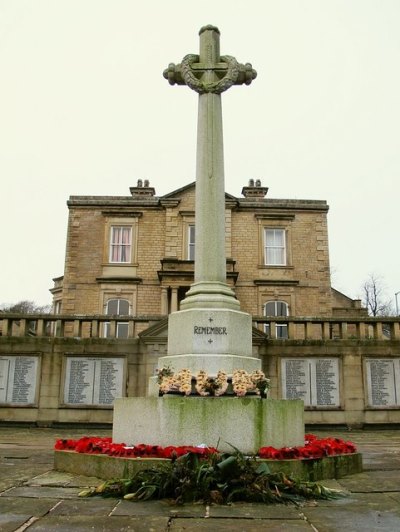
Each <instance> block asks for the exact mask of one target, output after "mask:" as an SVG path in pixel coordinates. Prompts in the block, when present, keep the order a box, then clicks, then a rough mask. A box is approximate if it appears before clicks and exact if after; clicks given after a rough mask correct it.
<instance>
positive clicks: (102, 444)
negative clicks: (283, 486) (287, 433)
mask: <svg viewBox="0 0 400 532" xmlns="http://www.w3.org/2000/svg"><path fill="white" fill-rule="evenodd" d="M55 449H56V450H58V451H75V452H77V453H89V454H106V455H109V456H119V457H123V458H177V457H179V456H183V455H184V454H187V453H189V452H191V453H195V454H198V455H200V456H209V455H210V454H213V453H218V450H217V449H215V448H214V447H204V446H200V447H195V446H190V445H182V446H180V447H175V446H172V445H170V446H168V447H160V446H159V445H145V444H144V443H140V444H139V445H131V446H129V445H126V444H125V443H113V442H112V440H111V438H97V437H92V438H89V437H88V436H85V437H83V438H80V439H79V440H67V439H64V440H63V439H61V440H57V441H56V444H55ZM355 452H356V447H355V445H354V444H353V443H352V442H349V441H344V440H341V439H339V438H320V439H319V438H317V437H316V436H314V435H313V434H306V436H305V444H304V446H303V447H283V448H282V449H275V448H274V447H261V449H260V450H259V451H258V453H257V456H258V457H259V458H267V459H272V460H288V459H297V460H301V459H304V458H323V457H324V456H332V455H337V454H349V453H355Z"/></svg>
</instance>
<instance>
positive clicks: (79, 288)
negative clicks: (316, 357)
mask: <svg viewBox="0 0 400 532" xmlns="http://www.w3.org/2000/svg"><path fill="white" fill-rule="evenodd" d="M267 192H268V188H266V187H263V186H262V185H261V183H260V181H259V180H257V181H255V182H254V180H250V181H249V184H248V186H245V187H243V189H242V196H243V197H241V198H237V197H234V196H232V195H230V194H226V195H225V234H226V239H225V251H226V253H225V254H226V257H227V259H226V268H227V279H228V283H229V284H230V285H231V287H232V288H233V289H234V291H235V294H236V296H237V298H238V299H239V301H240V303H241V308H242V310H243V311H246V312H248V313H250V314H251V315H252V316H318V317H321V318H325V317H331V316H334V315H336V316H337V315H340V314H342V313H343V315H345V316H347V317H348V316H352V315H353V316H354V315H360V312H362V309H361V308H360V302H359V301H357V300H351V299H350V298H348V297H346V296H345V295H343V294H341V293H340V292H338V291H336V290H334V289H332V288H331V284H330V268H329V249H328V230H327V213H328V205H327V204H326V202H325V201H317V200H290V199H273V198H269V197H267ZM130 193H131V195H130V196H122V197H121V196H71V197H70V199H69V201H68V208H69V222H68V235H67V245H66V259H65V272H64V276H63V277H59V278H56V279H54V287H53V288H52V290H51V292H52V293H53V298H54V311H55V312H56V313H63V314H68V315H77V314H79V315H81V314H87V315H89V314H93V315H96V314H100V315H101V314H109V315H114V316H115V315H121V316H123V315H130V316H152V317H155V318H161V317H163V316H166V315H167V314H169V313H170V312H172V311H175V310H178V309H179V304H180V301H181V300H182V299H183V298H184V296H185V292H186V291H187V289H188V288H189V286H190V284H191V283H192V282H193V278H194V253H195V212H194V208H195V207H194V206H195V183H191V184H189V185H186V186H184V187H182V188H180V189H178V190H174V191H173V192H170V193H169V194H166V195H164V196H156V195H155V189H154V188H153V187H151V186H150V185H149V182H148V181H147V180H146V181H144V183H143V182H142V181H141V180H139V181H138V183H137V186H136V187H131V188H130ZM107 325H108V324H107V323H105V325H104V327H103V331H102V335H103V336H107V335H108V334H109V331H108V326H107ZM265 332H267V333H268V332H269V331H268V327H267V326H266V331H265ZM116 333H117V336H118V337H120V338H122V337H127V336H128V323H127V322H124V321H123V319H122V318H121V321H120V322H118V323H117V331H116ZM275 334H276V336H277V337H278V338H285V337H286V336H287V328H286V326H285V324H279V325H276V331H275Z"/></svg>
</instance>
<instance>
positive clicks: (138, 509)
mask: <svg viewBox="0 0 400 532" xmlns="http://www.w3.org/2000/svg"><path fill="white" fill-rule="evenodd" d="M113 515H129V516H132V517H139V516H141V515H163V516H165V517H177V516H180V517H183V516H184V517H204V516H205V515H206V507H205V506H204V505H203V504H184V505H179V506H178V505H176V504H173V502H172V501H168V500H162V501H138V502H134V501H124V500H121V501H120V502H119V504H118V505H117V506H116V507H115V509H114V511H113Z"/></svg>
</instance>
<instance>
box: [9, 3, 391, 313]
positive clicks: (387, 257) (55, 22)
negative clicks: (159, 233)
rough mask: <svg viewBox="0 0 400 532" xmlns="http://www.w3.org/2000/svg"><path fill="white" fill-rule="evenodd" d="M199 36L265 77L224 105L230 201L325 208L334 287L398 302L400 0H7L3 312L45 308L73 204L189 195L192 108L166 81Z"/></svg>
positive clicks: (189, 97)
mask: <svg viewBox="0 0 400 532" xmlns="http://www.w3.org/2000/svg"><path fill="white" fill-rule="evenodd" d="M205 24H214V25H216V26H218V27H219V29H220V31H221V53H222V54H226V55H233V56H235V57H236V58H237V59H238V60H239V61H240V62H242V63H246V62H250V63H252V64H253V67H254V68H255V69H256V70H257V72H258V77H257V79H256V80H255V81H254V82H253V84H252V85H250V86H249V87H246V86H240V87H233V88H232V89H230V90H229V91H228V92H226V93H224V94H223V96H222V98H223V117H224V143H225V178H226V190H227V192H229V193H231V194H233V195H235V196H240V193H241V189H242V187H243V185H245V184H247V182H248V180H249V179H250V178H254V179H261V181H262V184H263V185H264V186H268V187H269V193H268V194H269V196H270V197H273V198H293V199H296V198H297V199H326V200H327V202H328V204H329V205H330V211H329V218H328V221H329V241H330V257H331V269H332V284H333V286H334V287H336V288H337V289H338V290H340V291H342V292H345V293H346V294H347V295H349V296H351V297H357V296H360V294H361V290H360V286H361V284H362V283H363V281H364V280H365V279H366V278H367V277H368V275H369V274H370V273H371V272H375V273H377V274H379V275H381V276H382V277H383V279H384V281H385V284H386V286H387V294H388V297H391V298H392V299H394V293H395V292H397V291H400V275H399V270H400V252H399V238H398V233H399V230H398V228H399V224H398V219H399V216H400V215H399V203H400V186H399V176H400V149H399V148H400V30H399V28H400V1H399V0H302V1H301V0H297V1H296V0H247V1H243V0H242V1H237V0H236V1H235V0H229V1H228V0H203V1H202V0H197V1H196V2H190V1H187V0H186V1H184V0H168V1H165V0H153V1H152V0H147V1H146V2H143V1H135V0H0V91H1V92H0V94H1V97H0V176H1V189H0V191H1V192H0V228H1V255H0V272H1V275H0V303H6V302H7V303H14V302H17V301H19V300H22V299H30V300H34V301H36V302H37V303H38V304H46V303H49V302H50V300H51V296H50V293H49V292H48V289H49V288H50V287H51V286H52V278H53V277H58V276H60V275H62V274H63V267H64V254H65V239H66V227H67V218H68V210H67V207H66V201H67V199H68V197H69V196H70V195H129V187H130V186H132V185H135V184H136V182H137V180H138V179H139V178H141V179H149V180H150V183H151V185H152V186H154V187H155V189H156V194H157V195H163V194H166V193H168V192H170V191H172V190H174V189H176V188H179V187H181V186H184V185H186V184H187V183H189V182H191V181H193V180H194V175H195V146H196V120H197V95H196V94H195V93H194V92H193V91H191V90H189V89H188V88H186V87H177V86H174V87H171V86H169V85H168V83H167V81H165V80H164V78H163V77H162V72H163V70H164V68H166V67H167V65H168V63H170V62H174V63H179V62H180V61H181V59H182V58H183V56H184V55H186V54H188V53H197V52H198V42H199V40H198V39H199V38H198V31H199V29H200V27H201V26H204V25H205ZM399 302H400V300H399Z"/></svg>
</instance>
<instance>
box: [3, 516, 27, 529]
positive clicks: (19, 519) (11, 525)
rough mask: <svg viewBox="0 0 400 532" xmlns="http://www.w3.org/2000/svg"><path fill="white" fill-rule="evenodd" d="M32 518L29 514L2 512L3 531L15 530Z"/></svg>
mask: <svg viewBox="0 0 400 532" xmlns="http://www.w3.org/2000/svg"><path fill="white" fill-rule="evenodd" d="M30 518H31V516H30V515H28V514H9V513H0V530H1V532H14V531H15V530H17V529H18V528H19V527H20V526H22V525H23V524H24V523H26V522H27V521H29V519H30Z"/></svg>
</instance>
